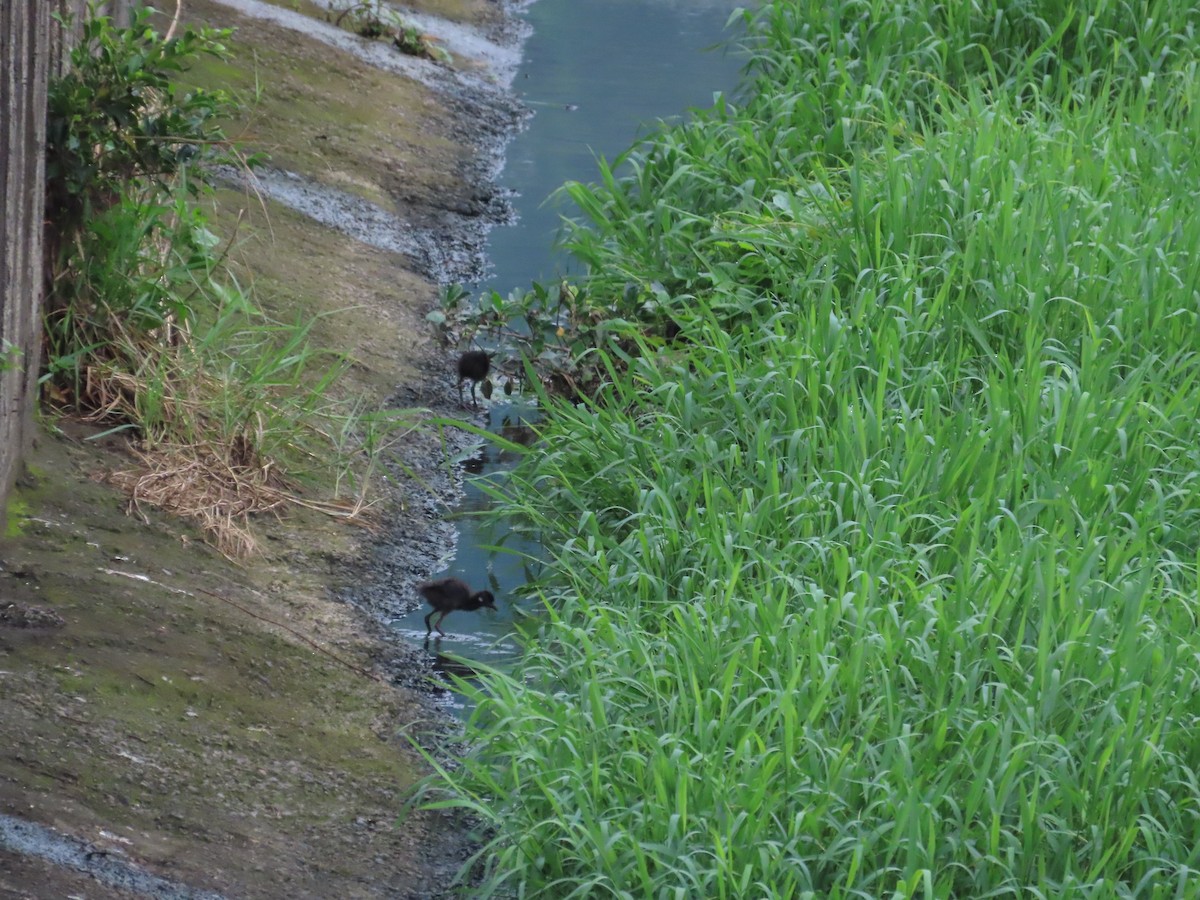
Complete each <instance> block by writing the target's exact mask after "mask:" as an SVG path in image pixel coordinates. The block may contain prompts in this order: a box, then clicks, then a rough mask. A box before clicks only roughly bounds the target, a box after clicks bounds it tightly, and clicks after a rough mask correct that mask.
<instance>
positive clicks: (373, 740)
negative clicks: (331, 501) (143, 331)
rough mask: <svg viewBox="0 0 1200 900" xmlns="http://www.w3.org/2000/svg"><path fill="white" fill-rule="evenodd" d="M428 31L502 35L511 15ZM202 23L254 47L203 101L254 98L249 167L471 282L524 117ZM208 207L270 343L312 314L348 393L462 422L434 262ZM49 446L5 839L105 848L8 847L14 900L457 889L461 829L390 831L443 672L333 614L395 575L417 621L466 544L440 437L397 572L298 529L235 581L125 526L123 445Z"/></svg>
mask: <svg viewBox="0 0 1200 900" xmlns="http://www.w3.org/2000/svg"><path fill="white" fill-rule="evenodd" d="M420 8H421V10H422V11H425V12H429V11H438V12H442V13H444V14H447V15H451V16H453V17H454V18H455V19H456V20H458V21H460V22H465V23H470V24H473V25H479V24H486V23H489V22H494V21H496V17H497V12H496V10H497V4H496V3H494V2H491V0H475V2H471V0H463V2H457V3H451V2H446V3H441V4H439V3H425V4H420ZM185 20H188V21H192V22H195V23H206V24H212V25H221V26H225V25H235V26H237V27H238V31H237V33H236V34H235V36H234V41H233V43H232V45H231V46H232V47H233V49H234V50H235V51H236V53H237V57H236V60H235V61H234V62H233V63H226V62H215V61H214V62H211V63H207V64H206V66H207V68H203V69H201V70H199V71H196V72H193V73H192V77H194V78H195V79H196V80H197V81H198V82H201V83H210V84H228V85H229V86H232V87H237V88H239V89H241V90H243V91H244V92H247V93H248V94H252V95H253V97H254V104H253V105H252V106H251V108H250V112H249V114H248V116H247V118H246V120H245V121H244V122H239V123H235V124H236V125H238V126H239V127H240V129H241V133H242V134H243V135H244V136H246V137H248V138H250V144H251V149H256V150H265V151H267V152H269V153H271V154H272V155H273V156H274V158H275V163H274V164H276V165H279V166H281V167H286V168H288V169H289V170H292V171H295V172H296V173H298V174H299V176H301V177H304V178H308V179H312V180H313V181H314V182H323V183H325V184H327V185H331V186H335V187H338V188H339V189H341V190H344V191H347V192H349V193H353V194H355V195H356V196H359V197H362V198H364V199H366V200H370V201H372V202H374V203H377V204H378V205H379V206H380V207H382V208H384V209H386V210H388V211H390V212H392V213H394V214H395V215H397V216H400V217H402V218H403V219H404V220H406V221H410V222H414V223H421V222H424V223H428V222H431V221H440V222H441V223H442V225H443V230H442V231H441V232H438V238H439V240H442V241H443V242H447V243H449V244H452V245H453V244H455V243H456V242H457V244H458V246H457V247H452V248H451V249H452V250H455V251H456V252H457V254H458V257H457V258H460V259H463V258H476V257H477V256H478V254H479V246H478V240H479V232H478V231H471V232H469V233H466V234H465V236H462V237H457V236H456V235H455V234H451V233H448V232H446V231H445V228H444V226H445V225H446V223H447V220H445V219H444V218H439V217H440V216H442V215H443V213H445V211H446V210H451V211H455V213H456V214H458V215H463V216H469V217H476V218H481V217H482V218H486V216H487V215H488V214H489V212H488V210H487V208H486V205H481V204H480V202H479V197H480V195H481V193H482V194H487V193H488V192H489V191H491V190H494V188H492V187H491V186H490V185H488V184H487V183H486V182H485V179H484V176H483V173H484V172H485V171H486V170H487V166H481V165H480V163H479V160H480V159H481V158H482V157H485V156H487V155H488V154H494V153H495V152H496V147H495V142H496V141H497V140H499V139H500V136H502V135H503V134H505V133H506V129H508V128H511V127H513V125H514V123H513V122H512V119H511V110H508V111H498V112H497V115H496V117H495V119H494V120H493V121H491V122H490V123H488V124H487V126H486V127H484V128H482V129H480V128H478V127H476V126H477V125H478V123H472V122H469V121H464V119H463V116H464V111H465V110H474V111H478V109H479V108H480V106H479V102H476V101H478V98H476V101H472V102H470V103H463V102H461V101H462V98H461V97H460V98H458V99H457V100H453V99H452V100H451V101H447V100H446V98H444V97H443V96H442V95H440V94H439V93H438V92H436V91H432V90H430V89H429V88H428V87H426V86H423V85H421V84H419V83H417V82H414V81H410V80H405V79H404V78H403V77H401V76H397V75H395V74H394V73H393V74H380V73H378V72H375V71H373V70H371V69H370V67H368V66H365V65H364V64H363V63H362V62H361V61H359V60H356V59H353V58H350V57H345V56H343V55H340V54H339V51H337V50H335V49H331V48H329V47H326V46H323V45H320V44H319V43H317V42H311V43H310V42H308V41H307V39H306V38H305V37H304V35H303V34H300V33H297V32H295V31H288V30H286V29H281V28H278V27H276V26H273V25H270V24H267V23H261V22H255V21H253V20H251V19H246V18H243V17H240V16H237V15H235V14H233V13H231V12H230V11H229V10H228V9H227V8H226V7H224V6H222V5H220V4H216V3H210V2H193V3H187V4H185ZM231 130H234V131H236V130H237V129H231ZM476 132H479V133H483V134H485V135H486V140H483V139H481V140H480V141H474V140H472V139H471V135H472V134H473V133H476ZM489 142H490V143H489ZM210 202H215V204H216V207H215V210H216V213H215V220H216V222H217V224H218V226H219V229H220V231H221V232H222V233H223V234H224V235H225V236H226V237H231V247H230V251H229V259H230V261H231V263H232V265H233V269H234V272H235V274H236V276H237V277H238V279H239V282H240V283H242V284H243V285H244V286H249V287H250V288H251V289H252V290H253V293H254V295H255V297H256V298H257V300H258V301H259V302H260V303H261V304H262V305H263V306H264V308H265V309H266V310H267V311H268V312H269V313H270V314H271V315H273V316H275V317H276V318H279V319H282V320H286V321H291V320H295V319H297V318H305V319H307V318H310V317H313V316H319V317H320V318H319V320H318V321H317V323H316V325H315V327H314V330H313V336H314V340H315V342H316V343H317V344H318V345H320V346H324V347H328V348H330V349H335V350H338V351H340V352H343V353H345V354H347V355H348V356H349V357H350V358H351V359H352V360H353V365H352V366H351V369H350V372H349V375H348V377H347V379H346V381H345V382H344V383H343V384H342V386H341V388H340V390H341V391H342V392H343V394H344V395H346V396H354V397H357V398H359V399H360V400H361V401H362V402H364V403H366V404H368V405H383V404H384V403H385V401H386V399H387V398H388V397H389V396H391V397H392V403H401V404H402V405H404V406H406V407H414V408H415V407H422V408H430V407H431V408H433V409H434V411H435V412H441V413H447V412H452V411H453V410H452V409H451V407H449V405H448V404H449V401H450V400H451V398H452V397H453V388H452V384H453V382H452V380H451V375H450V366H449V365H448V352H447V350H446V349H445V348H442V347H440V346H438V345H437V343H436V342H435V340H434V338H433V335H432V333H431V331H430V329H429V328H428V325H427V323H426V321H425V318H424V316H425V313H426V312H427V311H428V309H429V308H430V306H431V305H432V304H433V303H434V302H435V298H436V295H437V287H436V285H435V284H433V283H432V282H431V281H430V280H429V278H428V277H427V276H428V273H427V271H425V270H424V269H423V268H422V266H421V265H420V264H419V263H420V261H419V260H414V259H413V258H410V257H408V256H406V255H405V254H403V253H396V252H388V251H386V250H379V249H376V248H375V247H372V246H370V245H369V244H367V243H364V242H361V241H358V240H355V239H354V238H351V237H348V236H346V235H345V234H342V233H339V232H337V231H334V230H331V229H328V228H326V227H324V226H321V225H319V224H318V223H316V222H314V221H313V220H312V219H309V218H307V217H306V216H304V215H301V214H300V213H297V212H295V211H293V210H291V209H288V208H286V207H283V206H280V205H279V204H276V203H273V202H271V201H270V200H269V199H268V198H266V197H263V196H259V195H256V194H255V193H254V192H253V191H245V190H235V189H233V188H225V189H222V190H221V191H219V192H218V193H217V194H216V196H215V197H214V198H212V200H211V201H210ZM450 255H451V256H453V254H450ZM439 406H440V407H441V408H440V409H439ZM46 426H47V427H46V428H44V429H43V433H42V435H41V436H40V437H39V439H38V441H37V445H36V447H35V448H34V450H33V452H32V453H31V454H30V456H29V457H28V462H29V470H28V472H27V474H26V475H25V476H24V477H23V478H22V480H21V481H20V483H19V485H18V488H17V491H16V493H15V495H14V496H13V497H12V498H11V500H10V502H9V504H8V507H7V513H8V516H7V524H6V531H5V534H4V536H3V538H0V814H3V815H6V816H12V817H17V819H19V820H21V821H24V822H28V823H31V825H41V826H48V827H50V828H52V829H55V831H56V832H57V833H59V834H61V835H62V836H64V837H67V838H69V839H71V840H73V841H75V842H76V844H77V845H78V846H80V847H84V848H87V849H86V852H82V853H79V854H77V856H78V858H79V859H82V860H83V862H81V863H78V865H77V868H81V869H82V870H81V871H75V870H74V869H70V868H62V867H61V866H55V865H53V864H51V863H49V862H46V861H45V860H42V859H40V858H38V857H37V856H36V855H28V854H17V853H13V852H10V851H9V850H5V849H2V848H3V846H4V844H3V841H0V896H3V897H14V898H17V897H21V898H24V897H29V898H40V897H86V898H92V897H125V896H146V895H150V894H147V893H146V891H145V890H143V891H142V893H140V894H139V893H137V892H136V890H134V889H133V888H130V889H129V890H126V888H124V887H122V886H119V885H118V886H114V884H113V883H105V882H102V881H97V880H96V878H97V877H98V874H97V872H96V871H89V870H88V866H89V865H91V864H92V862H94V861H95V860H100V859H115V860H120V861H122V862H124V863H128V864H129V865H130V866H133V867H137V868H139V869H144V870H145V871H146V872H148V873H152V874H153V875H154V876H155V877H161V878H165V879H168V880H170V882H172V883H175V884H178V885H181V886H182V887H181V888H180V890H181V893H178V894H177V896H193V894H192V893H191V892H192V891H202V892H204V891H206V892H215V893H216V894H219V895H221V896H226V897H239V898H240V897H263V898H285V897H286V898H304V897H311V898H354V897H414V898H415V897H437V896H442V895H443V894H445V893H447V892H448V891H450V890H451V889H452V885H451V883H452V880H453V878H454V875H455V873H456V872H457V871H458V869H459V868H460V866H461V864H462V862H463V861H464V860H465V859H466V858H467V856H468V855H469V854H470V852H471V849H472V844H471V833H470V829H469V827H468V826H467V824H466V823H464V822H461V821H458V820H457V819H455V818H454V817H453V816H452V815H451V814H449V813H446V814H443V813H438V812H421V811H417V812H413V813H411V814H410V815H408V816H407V817H405V818H404V819H403V821H402V822H400V823H398V822H397V817H398V815H399V814H400V812H401V810H402V808H403V806H404V802H405V800H406V799H407V798H408V796H409V792H410V789H411V788H412V786H413V785H414V784H415V783H416V782H417V781H418V780H419V779H421V778H423V777H425V776H426V775H427V774H428V772H429V768H428V766H427V765H426V763H425V762H424V760H423V758H422V756H421V755H420V754H419V753H418V752H417V751H416V750H414V749H413V747H412V743H411V742H412V741H413V740H416V741H417V742H419V743H420V744H421V745H422V746H424V747H427V748H437V747H438V746H440V742H441V741H442V740H443V739H444V738H445V737H446V735H447V734H450V733H451V732H450V731H448V726H447V724H446V722H445V718H444V716H443V715H442V714H441V713H440V712H439V711H438V710H437V708H436V706H435V705H434V702H433V695H432V694H431V693H430V691H429V689H428V687H427V680H426V671H427V670H426V667H427V666H428V661H427V660H426V659H425V658H424V657H423V656H422V655H421V654H420V653H418V652H416V651H414V650H412V649H406V648H405V647H404V646H401V645H397V644H395V643H392V642H391V641H390V639H389V638H388V636H387V634H386V631H385V629H384V628H383V627H382V626H381V625H380V623H378V622H376V621H374V620H372V619H370V618H369V617H367V616H366V615H365V614H364V613H363V612H361V611H360V610H359V609H357V608H355V607H353V606H350V605H348V604H345V603H341V602H338V601H337V600H336V594H337V593H338V592H339V591H341V592H343V593H344V590H343V588H344V586H345V585H346V584H355V583H358V582H360V581H363V580H364V579H365V578H366V573H365V572H364V570H363V567H364V566H366V565H372V564H374V565H376V566H377V568H378V563H371V562H370V561H371V560H377V559H379V558H382V557H387V558H389V559H397V558H399V559H402V560H403V566H402V567H400V566H392V565H391V564H389V567H388V569H387V571H372V572H371V573H370V581H371V582H372V583H373V584H382V585H383V586H384V588H383V589H386V590H389V591H394V592H395V596H396V597H397V598H399V599H398V601H397V602H398V603H399V604H400V605H403V604H404V603H406V602H411V603H412V604H414V605H415V603H416V602H417V600H416V598H415V597H413V596H411V584H412V583H413V582H414V581H415V580H418V579H420V578H422V577H428V575H429V574H430V573H431V572H432V571H433V570H435V569H436V568H437V566H438V564H439V561H440V560H441V559H442V558H443V557H444V556H445V554H446V553H448V552H449V550H450V548H451V546H452V542H453V531H452V530H451V529H450V527H449V526H448V525H447V524H446V522H445V521H444V513H445V504H446V503H448V502H452V501H453V499H454V494H455V483H454V481H455V476H454V474H453V473H452V472H448V471H447V470H446V469H445V467H444V465H443V458H444V455H445V451H446V449H447V447H446V444H445V440H446V438H445V436H444V435H441V434H438V433H434V432H432V431H427V430H417V431H414V432H413V433H411V434H410V435H409V436H408V437H407V438H406V439H405V440H404V441H403V445H402V446H400V447H398V448H397V449H398V452H399V453H400V454H401V456H402V460H401V462H402V463H403V466H401V467H396V468H395V469H394V477H393V478H392V480H391V481H390V484H389V487H388V494H387V496H386V497H382V498H380V505H379V506H378V507H377V509H376V513H375V519H376V520H377V521H378V520H384V521H397V522H400V523H402V524H401V527H400V528H399V529H391V532H392V533H391V535H390V537H389V540H390V541H391V542H392V543H391V545H390V549H389V553H388V554H379V553H378V552H376V550H375V549H373V548H375V547H376V545H377V538H376V537H375V536H374V535H373V534H372V533H371V532H368V531H366V530H364V529H363V528H360V527H357V526H355V525H353V524H349V523H346V522H344V521H339V520H334V519H331V518H327V517H324V516H322V515H320V514H318V513H315V512H309V511H303V510H301V511H297V512H293V513H290V514H288V515H287V516H285V517H284V518H283V519H281V520H267V521H261V522H257V523H256V528H257V529H258V533H259V537H260V541H259V543H260V546H261V551H260V553H259V555H258V556H256V557H254V558H252V559H248V560H243V561H241V562H237V563H235V562H231V561H230V560H228V559H226V558H224V557H223V556H221V555H220V554H218V553H217V552H216V551H214V550H212V549H211V548H209V547H208V546H206V545H205V544H204V542H203V539H202V536H201V535H200V534H199V532H198V531H197V530H196V529H195V528H193V527H192V526H191V525H189V524H188V523H186V522H184V521H181V520H178V519H172V518H169V517H167V516H165V515H158V514H156V513H155V512H154V511H153V510H148V509H144V508H143V509H140V510H130V509H129V508H128V502H127V499H126V498H125V497H124V496H122V495H120V494H119V493H118V492H117V491H116V490H115V489H114V488H113V487H111V486H109V484H107V483H106V482H105V480H104V479H105V476H106V475H107V474H109V473H111V472H113V471H116V470H121V469H129V468H132V467H134V465H135V462H134V460H133V459H132V458H131V457H130V456H129V454H128V453H127V450H126V448H125V446H124V444H123V440H122V438H121V437H120V436H108V437H103V436H99V435H97V434H96V430H95V429H90V428H88V427H85V426H81V425H79V424H77V423H71V422H65V421H64V422H47V423H46ZM97 438H98V439H97ZM403 467H407V470H405V469H404V468H403ZM404 471H407V472H410V473H414V472H415V473H416V474H417V475H418V476H419V477H418V478H417V479H411V478H406V477H404V474H403V473H404ZM131 512H132V513H133V514H130V513H131ZM397 542H400V543H399V544H398V543H397ZM401 568H402V570H401ZM405 598H408V599H405ZM68 865H75V863H68ZM153 895H154V896H175V895H173V894H158V893H155V894H153ZM195 896H200V894H195ZM205 896H208V895H207V894H205Z"/></svg>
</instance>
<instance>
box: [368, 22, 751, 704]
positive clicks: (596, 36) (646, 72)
mask: <svg viewBox="0 0 1200 900" xmlns="http://www.w3.org/2000/svg"><path fill="white" fill-rule="evenodd" d="M738 5H744V0H743V3H742V4H739V3H738V2H736V0H537V2H536V3H533V4H532V5H531V6H529V7H528V8H527V9H526V10H525V12H524V16H525V18H526V19H527V21H528V22H529V24H530V26H531V27H532V34H531V35H530V37H529V38H528V40H527V41H526V43H525V47H524V57H523V61H522V63H521V67H520V69H519V71H518V72H517V76H516V80H515V82H514V90H515V91H516V92H517V93H518V94H519V95H521V97H522V99H523V101H524V103H525V104H527V105H528V106H529V107H530V108H531V109H532V110H533V111H534V113H535V115H534V117H533V119H532V120H531V122H530V124H529V127H528V128H527V129H526V130H525V131H524V132H522V133H521V134H520V135H518V136H517V137H516V138H515V139H514V140H513V142H512V143H511V144H510V145H509V147H508V152H507V162H506V165H505V169H504V172H503V174H502V176H501V181H502V183H503V184H504V186H505V187H506V188H509V189H511V190H512V191H514V192H515V193H516V194H517V196H516V197H515V198H514V201H513V202H514V206H515V207H516V212H517V217H518V219H517V223H516V224H515V225H513V226H509V227H504V228H498V229H495V230H494V231H492V233H491V235H490V237H489V245H488V256H489V258H490V262H491V270H490V273H489V277H488V279H487V280H486V281H485V282H483V283H481V284H478V285H472V286H469V287H470V288H471V290H472V293H474V294H476V295H478V294H479V293H480V292H487V291H491V290H495V291H498V292H500V293H501V294H505V295H506V294H508V293H509V292H510V291H512V290H513V289H515V288H526V287H528V286H529V284H530V283H531V282H532V281H535V280H536V281H547V280H553V279H554V276H555V275H556V274H558V273H561V272H564V271H568V270H569V267H568V262H567V260H565V259H563V258H562V257H561V256H558V255H556V254H555V253H554V251H553V243H554V237H555V234H556V232H557V230H558V225H559V221H560V216H561V215H562V214H563V213H569V212H570V210H569V209H563V208H560V207H558V206H556V205H555V204H553V203H550V202H547V198H548V197H549V195H550V194H551V193H552V192H553V191H554V190H555V189H556V188H557V187H559V186H560V185H561V184H562V183H563V182H565V181H568V180H577V181H591V180H594V178H595V177H596V171H597V170H596V163H595V160H596V158H597V157H604V158H607V159H611V158H612V157H614V156H615V155H617V154H618V153H621V152H622V151H624V150H625V149H627V148H628V147H629V145H630V144H631V143H632V142H633V141H634V140H635V139H636V138H637V136H638V135H639V134H641V133H643V132H644V130H645V129H646V128H647V127H648V126H651V125H653V124H654V123H655V122H656V121H657V120H659V119H670V118H673V117H677V116H680V115H683V114H685V112H686V110H687V109H688V108H690V107H705V106H709V105H711V103H712V101H713V95H714V94H715V93H717V92H728V91H730V90H732V89H733V88H734V87H735V85H736V84H737V79H738V73H739V70H740V67H741V65H742V60H741V59H740V58H739V57H738V56H737V55H736V54H735V53H733V52H727V51H726V50H724V49H722V47H721V46H719V45H722V44H724V43H725V42H726V41H727V40H728V39H729V38H730V37H731V33H730V32H727V31H726V30H725V25H726V22H727V20H728V19H729V16H730V14H731V13H732V11H733V10H734V9H735V8H736V7H737V6H738ZM528 413H529V411H528V410H523V409H521V408H520V407H519V406H515V405H507V404H505V405H496V406H493V407H492V408H491V409H489V410H488V413H487V424H488V427H489V428H490V429H491V430H493V431H496V432H499V431H501V429H502V428H503V427H504V426H505V425H506V424H508V423H513V422H517V421H519V420H520V419H521V418H522V416H523V415H527V414H528ZM512 464H513V460H512V459H511V458H509V457H507V456H505V455H501V454H499V453H498V452H497V451H496V450H495V448H491V447H488V448H485V449H484V450H483V451H482V455H481V456H480V457H478V458H476V459H475V460H472V461H469V462H468V463H467V470H468V472H469V473H470V474H472V475H475V476H484V477H491V478H496V477H503V472H504V471H505V470H506V469H507V468H509V467H511V465H512ZM472 480H473V479H469V480H468V483H467V487H466V497H465V499H464V501H463V503H462V505H461V507H460V518H459V520H458V523H457V524H458V526H459V532H460V536H459V544H458V551H457V555H456V556H455V558H454V559H453V560H452V562H451V563H450V566H449V568H448V569H447V570H446V571H445V572H441V573H436V574H435V577H442V576H446V575H453V576H455V577H458V578H462V579H463V580H464V581H466V582H468V583H469V584H471V586H472V587H473V588H474V589H476V590H479V589H481V588H484V587H487V588H489V589H490V590H491V591H492V592H493V593H495V594H496V596H497V598H498V602H497V606H498V610H497V611H496V612H494V613H493V612H490V611H481V612H478V613H454V614H452V615H450V616H449V617H448V618H447V619H446V621H445V623H443V626H442V627H443V628H444V630H445V631H446V633H447V637H445V638H442V639H441V640H440V641H434V642H431V643H430V644H429V645H428V646H429V649H430V652H431V653H435V654H438V655H439V658H440V659H442V660H443V661H446V660H445V657H446V656H454V657H461V658H463V659H467V660H477V661H483V662H487V663H489V664H491V665H500V666H503V665H504V663H505V662H506V661H507V660H509V659H511V658H512V657H513V656H515V654H516V652H517V649H518V648H517V644H516V640H515V638H514V629H515V625H514V623H515V621H516V619H517V618H518V617H519V616H520V615H521V613H520V611H519V609H518V610H516V612H514V600H515V597H514V591H516V590H517V589H518V588H519V587H520V586H521V585H523V584H524V583H525V582H526V581H527V580H528V579H529V577H530V575H531V574H532V571H531V566H533V567H536V560H537V559H538V558H539V554H540V550H539V548H538V547H537V546H536V545H534V544H532V543H530V542H528V541H523V540H520V539H517V536H516V535H515V534H509V533H508V531H507V529H506V528H504V527H503V526H502V525H498V524H496V523H494V522H491V521H489V520H488V519H486V518H483V517H481V516H480V515H479V514H480V513H481V512H484V511H486V510H487V508H488V507H489V504H490V502H491V501H490V498H489V497H488V496H487V495H486V494H485V493H484V492H483V491H482V490H480V488H479V487H478V485H476V484H473V483H471V481H472ZM497 548H500V549H497ZM428 611H429V610H428V607H424V606H423V607H421V608H419V609H417V610H415V611H414V612H412V613H411V614H409V615H408V616H405V617H403V618H401V619H398V620H396V621H394V622H393V623H392V626H393V628H395V629H396V630H397V631H398V633H399V634H400V635H401V636H403V637H405V638H406V639H409V640H412V641H414V642H417V643H422V642H423V641H424V639H425V622H424V618H425V615H426V613H427V612H428ZM447 669H448V670H449V671H453V668H452V667H447ZM450 703H451V704H452V705H453V704H454V703H461V701H457V700H454V699H451V700H450ZM462 708H463V707H461V706H459V707H458V709H459V710H460V711H461V709H462Z"/></svg>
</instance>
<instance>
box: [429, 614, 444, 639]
mask: <svg viewBox="0 0 1200 900" xmlns="http://www.w3.org/2000/svg"><path fill="white" fill-rule="evenodd" d="M435 612H437V610H436V609H431V610H430V611H429V615H427V616H426V617H425V637H429V635H430V634H432V633H433V626H432V625H430V624H429V620H430V619H431V618H432V617H433V614H434V613H435ZM441 630H442V629H440V628H439V629H438V631H441Z"/></svg>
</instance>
